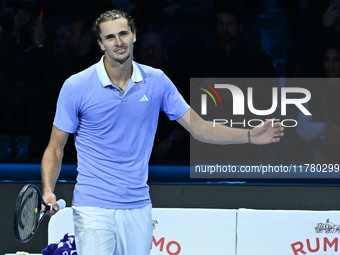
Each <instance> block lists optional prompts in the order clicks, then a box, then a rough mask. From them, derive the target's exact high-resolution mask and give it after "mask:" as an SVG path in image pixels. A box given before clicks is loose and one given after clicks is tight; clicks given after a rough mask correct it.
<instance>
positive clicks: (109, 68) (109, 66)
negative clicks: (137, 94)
mask: <svg viewBox="0 0 340 255" xmlns="http://www.w3.org/2000/svg"><path fill="white" fill-rule="evenodd" d="M104 66H105V70H106V72H107V74H108V76H109V78H110V80H111V82H112V83H113V84H114V85H115V86H117V87H118V88H119V89H120V90H121V91H122V92H124V91H125V89H126V87H127V85H128V83H129V80H130V78H131V76H132V70H133V68H132V58H131V59H127V60H126V61H125V62H124V63H118V62H116V61H111V60H110V58H109V57H107V56H104Z"/></svg>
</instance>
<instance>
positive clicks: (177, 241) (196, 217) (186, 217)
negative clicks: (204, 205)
mask: <svg viewBox="0 0 340 255" xmlns="http://www.w3.org/2000/svg"><path fill="white" fill-rule="evenodd" d="M236 213H237V210H217V209H157V208H153V210H152V217H153V222H154V231H153V241H152V246H151V253H150V254H151V255H168V254H176V255H177V254H183V255H206V254H219V255H222V254H223V255H234V254H235V248H236Z"/></svg>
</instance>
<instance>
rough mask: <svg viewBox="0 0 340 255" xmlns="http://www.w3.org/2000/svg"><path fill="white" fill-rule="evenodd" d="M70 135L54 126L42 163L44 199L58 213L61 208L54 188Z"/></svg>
mask: <svg viewBox="0 0 340 255" xmlns="http://www.w3.org/2000/svg"><path fill="white" fill-rule="evenodd" d="M68 135H69V134H68V133H67V132H64V131H61V130H59V129H58V128H56V127H55V126H53V128H52V133H51V137H50V141H49V144H48V146H47V148H46V150H45V153H44V156H43V159H42V162H41V180H42V186H43V199H44V201H45V202H46V203H47V204H49V203H51V204H52V207H53V208H54V210H56V211H58V209H59V208H58V204H57V202H56V196H55V195H54V188H55V184H56V182H57V179H58V177H59V174H60V170H61V163H62V158H63V154H64V147H65V144H66V142H67V138H68ZM52 214H53V213H52Z"/></svg>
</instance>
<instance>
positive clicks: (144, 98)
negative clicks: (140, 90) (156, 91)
mask: <svg viewBox="0 0 340 255" xmlns="http://www.w3.org/2000/svg"><path fill="white" fill-rule="evenodd" d="M147 101H149V99H148V98H147V97H146V95H145V94H144V95H143V96H142V98H141V99H139V102H147Z"/></svg>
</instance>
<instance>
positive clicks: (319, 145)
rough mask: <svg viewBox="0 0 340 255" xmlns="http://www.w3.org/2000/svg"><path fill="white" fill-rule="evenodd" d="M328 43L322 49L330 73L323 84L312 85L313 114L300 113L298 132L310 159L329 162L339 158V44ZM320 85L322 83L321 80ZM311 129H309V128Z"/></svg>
mask: <svg viewBox="0 0 340 255" xmlns="http://www.w3.org/2000/svg"><path fill="white" fill-rule="evenodd" d="M339 45H340V44H338V43H335V42H334V43H333V44H331V45H330V44H329V45H328V46H327V47H325V50H324V51H323V59H322V66H323V68H322V69H323V73H324V77H327V78H329V79H327V80H326V81H323V82H322V86H316V85H315V86H312V87H311V88H310V90H311V93H312V100H311V101H309V102H308V105H307V107H308V108H309V110H310V112H311V113H312V116H306V115H303V114H301V113H299V115H298V123H299V125H298V126H297V130H296V131H297V134H298V136H299V137H301V138H302V139H303V140H304V141H305V142H306V144H305V148H304V150H303V151H307V154H308V155H306V157H307V158H308V160H309V162H315V163H329V162H335V161H336V162H338V161H339V160H340V152H339V146H340V115H339V110H340V102H339V98H338V97H339V94H340V84H339V82H340V48H339ZM319 85H320V84H319ZM307 130H308V131H307Z"/></svg>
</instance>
